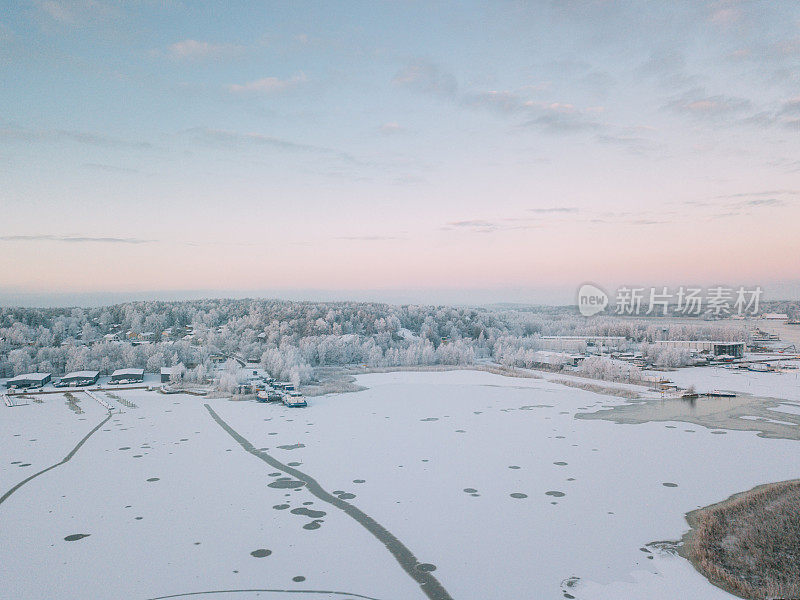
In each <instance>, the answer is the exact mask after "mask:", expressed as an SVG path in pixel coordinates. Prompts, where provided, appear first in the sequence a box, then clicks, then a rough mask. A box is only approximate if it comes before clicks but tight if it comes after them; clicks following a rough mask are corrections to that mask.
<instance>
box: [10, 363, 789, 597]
mask: <svg viewBox="0 0 800 600" xmlns="http://www.w3.org/2000/svg"><path fill="white" fill-rule="evenodd" d="M697 371H700V370H697ZM761 375H762V374H754V373H749V374H747V375H745V376H744V377H758V376H761ZM701 376H704V375H703V374H702V373H701ZM736 376H737V377H738V374H737V375H736ZM687 377H688V376H687ZM790 377H793V376H792V375H790ZM358 383H359V384H360V385H363V386H365V387H367V388H368V389H366V390H365V391H362V392H357V393H350V394H337V395H329V396H323V397H318V398H314V399H313V400H312V402H311V406H310V407H309V408H307V409H289V408H286V407H283V406H280V405H276V404H261V403H256V402H237V401H230V400H227V399H219V400H206V399H204V398H199V397H195V396H189V395H161V394H157V393H154V392H149V391H146V390H116V391H113V392H112V393H113V394H116V395H118V396H120V397H124V398H125V399H126V400H128V401H129V402H133V403H135V405H136V408H128V407H126V406H123V405H122V404H121V403H119V402H118V401H116V400H114V399H112V398H110V397H109V396H107V395H106V394H105V393H104V392H95V393H96V394H97V395H99V396H100V397H101V398H103V400H105V401H107V402H109V403H110V404H111V405H113V406H114V407H115V412H114V414H113V415H112V416H111V419H110V420H109V421H108V422H107V423H106V424H105V425H104V426H103V427H101V428H100V429H99V430H98V431H97V432H96V433H95V434H94V435H92V436H90V437H89V438H88V440H87V441H86V443H85V444H84V445H83V446H82V447H81V448H80V449H79V450H78V451H77V452H76V453H75V454H74V456H73V457H72V458H71V460H69V461H68V462H65V463H64V464H62V465H60V466H58V467H56V468H53V469H51V470H50V471H47V472H46V473H43V474H42V475H40V476H39V477H36V478H35V479H32V480H30V481H29V482H27V483H26V484H25V485H23V486H22V487H20V488H19V489H17V490H16V491H15V492H14V493H13V494H12V495H11V496H9V497H7V499H6V500H5V501H4V502H2V503H0V539H2V540H3V543H2V544H0V580H1V581H3V582H4V586H5V591H4V593H8V594H11V595H10V597H15V598H52V597H59V598H87V597H92V598H141V599H151V598H158V597H163V596H168V595H175V594H178V595H180V594H187V593H194V592H208V591H222V590H229V591H230V593H229V594H216V595H214V596H213V597H215V598H220V597H231V598H233V597H236V598H247V597H256V595H257V593H258V592H255V591H254V592H250V593H234V591H235V590H282V591H283V592H282V593H281V594H279V593H278V592H274V594H273V593H272V592H270V593H267V592H262V596H261V597H269V596H270V595H275V596H280V595H288V596H290V597H291V596H293V595H295V594H292V593H291V592H292V591H298V590H318V591H319V590H322V591H320V592H318V593H314V594H303V596H302V597H304V598H334V597H341V598H346V597H350V598H355V597H357V595H362V596H365V597H370V598H377V599H381V600H393V599H394V600H405V599H411V598H422V599H424V598H425V597H426V595H425V593H424V591H423V589H422V588H420V586H419V585H418V583H417V582H416V581H415V580H414V579H412V577H410V576H409V574H408V573H407V572H406V571H404V569H403V568H402V566H401V564H400V563H399V562H398V561H397V560H396V556H395V554H393V552H392V549H391V548H387V547H385V546H384V544H383V543H382V542H381V541H380V540H379V539H377V538H376V537H375V536H374V535H373V534H372V533H371V532H370V531H369V530H368V529H367V528H365V527H364V525H363V523H360V522H359V521H358V520H356V519H354V518H352V517H351V515H349V514H346V512H345V511H343V510H342V508H341V507H340V506H336V505H335V504H332V503H330V502H327V501H324V500H322V499H320V498H319V497H318V496H316V495H314V494H312V492H311V490H310V489H309V488H308V486H303V487H300V488H297V489H293V488H291V487H281V486H283V485H291V484H290V483H286V480H283V482H281V481H279V480H280V478H282V477H289V478H290V480H295V477H291V476H290V475H287V473H286V472H281V470H279V469H275V468H274V467H273V466H270V465H269V464H267V463H266V462H264V460H260V459H259V457H257V456H254V455H253V454H251V453H249V452H247V451H246V450H245V448H243V446H242V444H240V443H239V442H238V441H237V440H236V439H234V438H233V437H232V436H231V435H230V434H229V432H227V431H226V430H224V429H223V427H222V426H220V424H218V423H217V422H216V421H215V420H214V419H213V418H212V415H211V412H210V411H209V410H207V408H206V407H205V405H206V404H207V405H209V407H210V408H211V409H212V410H213V411H214V413H216V414H217V415H218V416H219V418H220V419H221V420H222V421H223V422H224V423H225V424H227V426H229V427H230V428H231V429H232V430H234V431H235V432H236V433H237V434H238V435H240V436H242V437H243V438H245V439H246V440H247V442H249V443H250V444H252V446H254V447H255V448H256V449H264V450H263V452H264V455H265V456H267V455H268V456H270V457H274V459H275V460H277V461H280V463H282V464H283V465H286V466H287V467H291V468H293V469H298V470H299V471H300V472H302V473H303V474H306V475H308V476H310V477H313V478H314V479H315V480H316V482H318V483H319V485H320V486H321V488H323V489H324V491H327V492H330V493H333V494H334V495H335V496H336V497H338V498H342V499H344V500H346V502H348V503H350V504H352V505H353V506H356V507H358V509H360V510H361V511H363V513H365V514H366V515H368V516H369V517H370V518H372V519H374V521H375V522H377V523H378V524H380V526H382V527H383V528H385V530H387V531H388V532H389V533H390V534H391V535H392V536H394V537H395V538H396V539H397V540H399V541H400V542H401V543H402V544H403V545H404V546H405V547H407V548H408V549H409V550H410V551H411V552H413V553H414V556H415V557H416V559H417V560H418V561H419V563H424V564H426V565H430V566H426V567H425V569H433V568H434V566H435V570H429V571H427V570H426V572H429V573H430V575H431V576H433V577H435V578H436V580H438V582H439V583H440V584H441V586H442V587H443V588H444V589H445V590H446V593H448V594H449V596H450V597H452V598H456V599H487V598H545V599H547V598H553V599H555V598H563V597H564V593H565V592H567V593H569V594H570V595H572V596H574V597H576V598H585V599H592V598H594V599H600V598H647V599H648V600H652V599H658V598H664V599H667V598H670V599H671V598H676V597H687V598H688V597H702V598H712V599H713V598H730V597H731V596H729V595H728V594H726V593H725V592H723V591H721V590H719V589H717V588H715V587H713V586H712V585H711V584H709V583H708V582H707V581H706V580H705V579H704V578H703V577H702V576H701V575H700V574H698V573H697V572H696V571H695V570H694V569H693V568H692V566H691V565H690V564H689V563H688V562H687V561H685V560H684V559H683V558H680V557H677V556H674V555H673V554H671V553H669V552H667V551H663V550H659V549H658V548H657V546H648V544H649V543H651V542H658V541H670V540H671V541H677V540H679V539H680V537H681V536H682V535H683V533H684V532H685V531H686V530H687V525H686V522H685V519H684V515H685V513H686V512H688V511H691V510H693V509H695V508H698V507H701V506H706V505H708V504H712V503H714V502H718V501H720V500H723V499H725V498H727V497H728V496H730V495H732V494H734V493H736V492H739V491H742V490H746V489H749V488H751V487H754V486H755V485H758V484H762V483H767V482H771V481H779V480H784V479H790V478H794V477H796V476H797V467H796V464H797V461H796V453H797V447H798V446H797V444H798V442H797V441H793V440H782V439H768V438H763V437H758V436H757V435H756V433H755V432H747V431H728V432H727V434H726V435H715V434H713V432H712V431H711V430H709V429H706V428H703V427H701V426H697V425H692V424H687V423H681V422H666V423H665V422H652V423H644V424H639V425H627V424H615V423H611V422H608V421H603V420H579V419H575V418H574V417H575V414H576V413H579V412H589V411H594V410H597V409H600V408H602V407H608V406H614V405H618V404H622V403H624V402H625V401H624V400H622V399H619V398H612V397H609V396H604V395H598V394H596V393H593V392H589V391H584V390H580V389H576V388H572V387H565V386H562V385H559V384H557V383H554V382H550V381H547V380H543V379H523V378H509V377H503V376H499V375H493V374H489V373H485V372H476V371H450V372H441V373H436V372H428V373H421V372H397V373H388V374H371V375H362V376H359V377H358ZM691 383H695V384H696V385H697V384H698V382H697V381H692V382H691ZM698 387H699V386H698ZM713 387H718V388H725V389H731V388H732V387H733V384H732V383H731V382H730V381H728V380H725V381H724V382H720V381H714V383H713ZM774 387H775V386H773V388H774ZM781 391H782V388H781V389H778V390H777V391H776V390H775V389H772V392H773V393H770V394H765V395H769V396H771V397H785V398H786V399H787V400H792V399H796V398H794V397H789V395H787V396H780V395H777V394H779V393H780V392H781ZM76 397H79V399H80V403H79V404H80V407H81V408H82V410H83V411H84V412H83V413H81V414H77V413H76V412H75V411H74V410H71V409H70V408H69V407H68V406H66V404H65V400H64V397H63V395H60V394H51V395H44V394H43V395H40V396H39V398H41V399H42V400H43V402H42V403H35V402H32V401H28V402H29V404H27V405H26V406H20V407H13V408H9V407H6V406H5V405H0V439H2V440H3V447H2V449H3V452H2V455H1V456H2V464H0V484H1V485H2V487H1V488H0V494H2V493H5V492H6V491H7V490H8V489H10V488H11V487H12V486H14V485H15V484H17V483H18V482H19V481H21V480H23V479H24V478H26V477H28V476H30V475H32V474H33V473H35V472H37V471H40V470H42V469H44V468H46V467H48V466H50V465H52V464H55V463H58V462H59V461H61V460H62V459H63V458H64V456H65V455H66V454H67V453H68V452H70V451H71V450H72V449H73V448H74V446H75V445H76V444H77V443H78V442H79V441H80V439H81V438H82V437H83V436H85V435H86V434H87V433H89V432H90V431H91V430H92V428H93V427H95V426H96V425H97V424H98V423H100V422H101V421H102V420H103V419H104V418H106V416H107V411H106V410H105V409H104V408H103V407H102V406H101V405H100V404H99V403H98V402H95V401H92V400H91V399H90V398H89V397H88V396H87V395H85V394H76ZM117 411H119V412H117ZM82 419H85V420H82ZM717 433H719V432H717ZM31 440H35V441H31ZM23 464H26V465H28V466H24V467H22V466H20V465H23ZM270 483H273V484H276V485H274V486H272V487H270V486H269V484H270ZM287 505H288V506H287ZM292 511H294V512H292ZM317 511H319V512H317ZM320 512H322V513H325V514H324V515H320V514H319V513H320ZM314 523H316V525H319V527H316V525H314ZM304 526H308V528H305V527H304ZM75 534H89V535H88V537H84V538H81V539H78V540H76V541H66V540H65V538H66V537H68V536H71V535H75ZM259 550H268V551H269V553H266V552H258V551H259ZM253 552H255V553H256V555H255V556H253V555H251V553H253ZM262 554H267V555H266V556H260V555H262ZM297 578H304V579H303V580H296V579H297ZM325 590H328V592H325ZM335 591H340V592H346V595H344V596H336V595H334V594H333V593H332V592H335ZM199 597H203V595H201V596H199Z"/></svg>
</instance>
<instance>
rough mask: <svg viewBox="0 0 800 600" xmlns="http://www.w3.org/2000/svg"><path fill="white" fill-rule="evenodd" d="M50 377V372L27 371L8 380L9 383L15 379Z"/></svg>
mask: <svg viewBox="0 0 800 600" xmlns="http://www.w3.org/2000/svg"><path fill="white" fill-rule="evenodd" d="M48 377H50V373H25V374H24V375H17V376H16V377H12V378H11V379H9V380H8V383H14V382H15V381H41V380H43V379H47V378H48Z"/></svg>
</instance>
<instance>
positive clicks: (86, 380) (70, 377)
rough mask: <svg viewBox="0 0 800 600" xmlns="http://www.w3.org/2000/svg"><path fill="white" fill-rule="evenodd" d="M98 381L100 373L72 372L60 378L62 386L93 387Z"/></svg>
mask: <svg viewBox="0 0 800 600" xmlns="http://www.w3.org/2000/svg"><path fill="white" fill-rule="evenodd" d="M98 379H100V371H73V372H72V373H67V374H66V375H64V376H63V377H62V378H61V382H60V383H62V384H64V385H95V384H96V383H97V380H98Z"/></svg>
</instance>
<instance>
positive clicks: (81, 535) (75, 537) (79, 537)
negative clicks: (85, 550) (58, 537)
mask: <svg viewBox="0 0 800 600" xmlns="http://www.w3.org/2000/svg"><path fill="white" fill-rule="evenodd" d="M90 535H92V534H91V533H73V534H71V535H68V536H67V537H65V538H64V541H65V542H77V541H78V540H82V539H83V538H85V537H89V536H90Z"/></svg>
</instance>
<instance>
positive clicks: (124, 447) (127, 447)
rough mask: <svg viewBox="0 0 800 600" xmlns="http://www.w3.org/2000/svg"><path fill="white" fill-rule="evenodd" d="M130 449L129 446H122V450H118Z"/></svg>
mask: <svg viewBox="0 0 800 600" xmlns="http://www.w3.org/2000/svg"><path fill="white" fill-rule="evenodd" d="M130 449H131V447H130V446H123V447H122V448H120V450H130Z"/></svg>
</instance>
